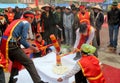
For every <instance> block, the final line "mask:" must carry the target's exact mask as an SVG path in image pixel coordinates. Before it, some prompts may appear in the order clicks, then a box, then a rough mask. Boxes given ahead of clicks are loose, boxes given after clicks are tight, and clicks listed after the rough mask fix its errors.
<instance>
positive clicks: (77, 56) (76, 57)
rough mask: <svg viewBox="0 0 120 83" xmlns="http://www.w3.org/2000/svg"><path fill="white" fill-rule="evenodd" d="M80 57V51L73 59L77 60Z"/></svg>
mask: <svg viewBox="0 0 120 83" xmlns="http://www.w3.org/2000/svg"><path fill="white" fill-rule="evenodd" d="M80 58H81V54H80V52H77V53H76V56H75V57H74V58H73V60H78V59H80Z"/></svg>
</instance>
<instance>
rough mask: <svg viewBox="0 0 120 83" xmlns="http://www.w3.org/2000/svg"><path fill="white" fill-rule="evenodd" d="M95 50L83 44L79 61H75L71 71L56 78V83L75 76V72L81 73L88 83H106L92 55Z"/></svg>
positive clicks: (96, 60) (97, 61)
mask: <svg viewBox="0 0 120 83" xmlns="http://www.w3.org/2000/svg"><path fill="white" fill-rule="evenodd" d="M95 50H96V48H95V47H93V46H92V45H89V44H83V45H82V46H81V53H82V57H81V59H79V60H78V61H77V63H76V64H75V66H74V67H73V69H72V70H71V71H69V72H68V73H67V74H66V75H65V76H63V77H60V78H58V79H57V81H58V82H62V81H63V80H64V79H68V78H69V77H71V76H73V75H75V74H76V73H77V72H79V71H82V73H83V75H84V76H85V77H86V79H87V81H88V83H106V82H105V78H104V76H103V73H102V71H101V66H100V63H99V60H98V58H96V57H95V56H94V55H93V53H94V52H95ZM79 83H81V82H79ZM82 83H84V82H82ZM86 83H87V82H86Z"/></svg>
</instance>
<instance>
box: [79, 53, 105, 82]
mask: <svg viewBox="0 0 120 83" xmlns="http://www.w3.org/2000/svg"><path fill="white" fill-rule="evenodd" d="M78 63H79V65H80V67H81V69H82V72H83V75H84V76H85V77H86V78H87V79H88V81H89V82H90V83H105V78H104V77H103V73H102V72H101V68H100V65H99V60H98V59H97V58H96V57H95V56H93V55H89V56H88V55H83V56H82V58H81V59H80V60H79V61H78Z"/></svg>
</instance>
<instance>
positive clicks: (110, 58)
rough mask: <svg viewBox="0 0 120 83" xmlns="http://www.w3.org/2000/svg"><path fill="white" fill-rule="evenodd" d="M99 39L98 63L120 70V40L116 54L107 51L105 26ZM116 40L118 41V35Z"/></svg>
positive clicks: (107, 37)
mask: <svg viewBox="0 0 120 83" xmlns="http://www.w3.org/2000/svg"><path fill="white" fill-rule="evenodd" d="M100 38H101V46H100V49H99V51H98V52H99V59H100V61H101V62H102V63H103V64H107V65H110V66H112V67H116V68H120V55H118V53H119V52H120V40H118V48H117V52H116V53H111V52H109V50H108V49H107V45H108V44H109V36H108V28H107V25H106V24H104V25H103V28H102V30H101V32H100ZM118 39H120V33H119V37H118ZM5 76H6V83H8V78H9V73H5Z"/></svg>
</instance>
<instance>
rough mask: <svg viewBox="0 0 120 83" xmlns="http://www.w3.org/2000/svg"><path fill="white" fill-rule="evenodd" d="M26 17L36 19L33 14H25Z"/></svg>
mask: <svg viewBox="0 0 120 83" xmlns="http://www.w3.org/2000/svg"><path fill="white" fill-rule="evenodd" d="M25 16H29V17H32V18H34V17H35V16H34V15H33V14H25Z"/></svg>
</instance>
